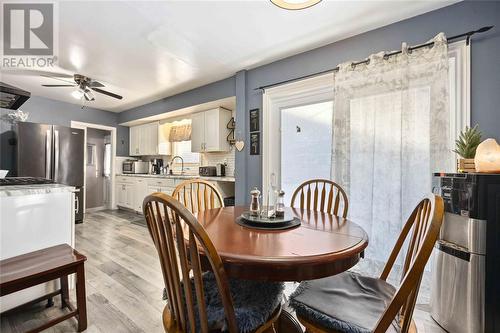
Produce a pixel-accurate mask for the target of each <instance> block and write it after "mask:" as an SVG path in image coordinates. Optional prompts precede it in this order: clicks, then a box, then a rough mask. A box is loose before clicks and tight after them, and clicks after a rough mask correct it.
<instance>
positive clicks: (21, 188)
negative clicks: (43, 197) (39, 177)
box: [0, 184, 75, 197]
mask: <svg viewBox="0 0 500 333" xmlns="http://www.w3.org/2000/svg"><path fill="white" fill-rule="evenodd" d="M74 191H75V187H74V186H68V185H62V184H34V185H5V186H0V197H13V196H21V195H31V194H45V193H55V192H74Z"/></svg>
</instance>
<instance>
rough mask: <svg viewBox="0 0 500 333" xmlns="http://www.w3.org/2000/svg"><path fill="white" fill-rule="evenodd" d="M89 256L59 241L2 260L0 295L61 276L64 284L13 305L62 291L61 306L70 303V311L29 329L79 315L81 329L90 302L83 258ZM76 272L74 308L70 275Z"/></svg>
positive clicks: (85, 321) (32, 302) (41, 298)
mask: <svg viewBox="0 0 500 333" xmlns="http://www.w3.org/2000/svg"><path fill="white" fill-rule="evenodd" d="M86 260H87V258H86V257H85V256H84V255H82V254H80V253H78V252H77V251H76V250H74V249H73V248H72V247H71V246H69V245H67V244H62V245H56V246H53V247H49V248H46V249H43V250H39V251H35V252H30V253H26V254H23V255H20V256H16V257H12V258H9V259H5V260H1V261H0V296H4V295H8V294H11V293H14V292H16V291H20V290H23V289H26V288H29V287H32V286H35V285H38V284H41V283H45V282H49V281H52V280H56V279H59V280H60V283H61V288H60V289H59V290H56V291H54V292H52V293H49V294H47V295H45V296H42V297H40V298H37V299H35V300H33V301H31V302H29V303H26V304H23V305H20V306H18V307H16V308H14V309H11V310H9V312H10V311H15V310H19V309H20V308H22V307H24V306H27V305H31V304H34V303H37V302H40V301H43V300H45V299H48V300H49V304H50V302H51V300H52V297H54V296H56V295H59V294H60V295H61V307H62V308H65V307H67V308H68V309H69V311H70V312H69V313H67V314H64V315H62V316H60V317H58V318H54V319H52V320H50V321H49V322H47V323H45V324H43V325H41V326H39V327H37V328H35V329H32V330H30V331H29V332H40V331H42V330H44V329H46V328H48V327H51V326H54V325H55V324H57V323H60V322H61V321H64V320H66V319H69V318H71V317H76V318H77V320H78V332H81V331H84V330H85V329H86V328H87V306H86V296H85V270H84V262H85V261H86ZM73 273H76V305H77V307H76V308H74V307H73V305H72V304H71V303H70V301H69V289H68V275H69V274H73Z"/></svg>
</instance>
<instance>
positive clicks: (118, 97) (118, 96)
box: [90, 87, 123, 99]
mask: <svg viewBox="0 0 500 333" xmlns="http://www.w3.org/2000/svg"><path fill="white" fill-rule="evenodd" d="M90 89H92V90H94V91H96V92H98V93H101V94H104V95H107V96H109V97H113V98H117V99H122V98H123V97H122V96H120V95H117V94H113V93H112V92H109V91H106V90H102V89H99V88H93V87H90Z"/></svg>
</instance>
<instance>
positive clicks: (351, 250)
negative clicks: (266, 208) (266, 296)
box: [197, 206, 368, 332]
mask: <svg viewBox="0 0 500 333" xmlns="http://www.w3.org/2000/svg"><path fill="white" fill-rule="evenodd" d="M286 209H287V210H288V213H291V214H293V215H294V216H296V217H297V218H299V219H300V221H301V224H300V225H299V226H297V227H294V228H291V229H285V230H261V229H255V228H251V227H245V226H241V225H239V224H237V223H236V219H237V218H238V217H240V216H241V214H242V213H243V212H244V211H245V210H248V207H246V206H245V207H242V206H236V207H223V208H215V209H208V210H205V211H202V212H199V213H198V214H197V218H198V221H199V222H200V223H201V224H202V225H203V227H204V228H205V230H206V232H207V233H208V236H209V237H210V239H211V241H212V243H213V244H214V246H215V248H216V249H217V252H218V253H219V255H220V257H221V259H222V261H223V263H224V268H225V271H226V273H227V275H228V276H229V277H231V278H239V279H248V280H262V281H282V282H286V281H296V282H299V281H304V280H314V279H319V278H323V277H327V276H332V275H335V274H339V273H341V272H344V271H346V270H348V269H349V268H351V267H353V266H354V265H356V263H357V262H358V261H359V259H360V258H361V257H362V256H363V251H364V249H365V248H366V247H367V246H368V236H367V234H366V232H365V231H364V230H363V228H361V227H360V226H359V225H357V224H356V223H354V222H352V221H350V220H348V219H345V218H342V217H338V216H333V215H330V214H327V213H322V212H316V211H309V210H301V209H298V208H286ZM201 261H202V264H203V262H205V265H207V262H206V260H203V258H202V260H201ZM205 265H204V266H205ZM206 268H209V267H208V265H207V266H206ZM279 326H280V328H279V329H278V330H279V331H281V332H293V331H297V327H298V324H297V323H296V322H295V321H294V320H293V318H292V316H291V315H290V314H288V313H287V312H286V311H283V314H282V318H281V320H280V325H279ZM299 329H300V327H299Z"/></svg>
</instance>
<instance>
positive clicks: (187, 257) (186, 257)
mask: <svg viewBox="0 0 500 333" xmlns="http://www.w3.org/2000/svg"><path fill="white" fill-rule="evenodd" d="M196 190H198V189H196ZM202 193H205V192H202ZM208 198H210V195H208ZM209 202H210V200H209ZM143 211H144V216H145V217H146V221H147V225H148V230H149V233H150V235H151V238H152V239H153V242H154V244H155V247H156V250H157V251H158V256H159V258H160V264H161V269H162V273H163V279H164V282H165V286H166V291H167V295H168V303H167V305H166V307H165V309H164V311H163V324H164V328H165V331H167V332H169V331H175V332H195V331H197V326H196V321H197V320H196V318H198V319H199V330H201V332H203V333H208V332H209V326H208V320H207V309H206V304H205V297H204V295H205V290H204V284H203V274H202V269H201V263H200V252H199V251H200V249H202V250H203V253H204V256H205V257H206V258H207V259H208V262H209V264H210V266H211V268H212V271H213V274H214V276H215V280H216V283H217V288H218V291H219V295H220V298H221V300H222V305H223V307H224V313H225V316H226V323H227V329H228V331H229V332H231V333H236V332H237V331H238V329H237V324H236V317H235V314H234V308H233V301H232V298H231V294H230V291H229V283H228V278H227V276H226V273H225V271H224V266H223V264H222V260H221V258H220V256H219V255H218V253H217V251H216V249H215V247H214V245H213V244H212V241H211V240H210V238H209V237H208V235H207V233H206V231H205V229H204V228H203V227H202V226H201V225H200V224H199V223H198V221H197V220H196V218H195V217H194V216H193V214H192V213H191V212H190V211H188V209H187V208H185V207H184V206H183V205H182V204H181V203H180V202H179V201H177V200H175V199H174V198H173V197H171V196H168V195H166V194H164V193H153V194H152V195H149V196H147V197H146V198H145V199H144V203H143ZM193 285H194V288H193Z"/></svg>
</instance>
